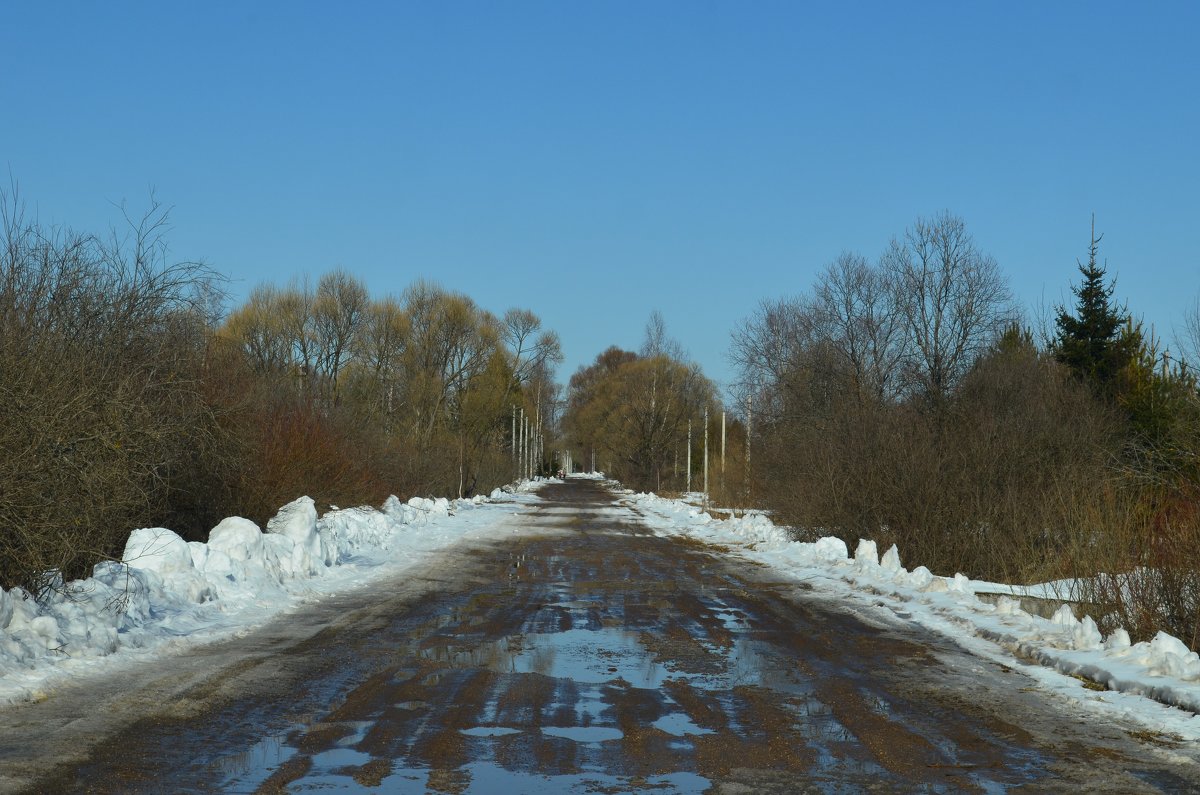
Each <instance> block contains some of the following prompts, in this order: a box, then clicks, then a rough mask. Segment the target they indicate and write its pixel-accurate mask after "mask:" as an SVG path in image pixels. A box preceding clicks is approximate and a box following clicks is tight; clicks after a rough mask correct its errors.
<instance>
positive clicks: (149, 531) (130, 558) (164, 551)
mask: <svg viewBox="0 0 1200 795" xmlns="http://www.w3.org/2000/svg"><path fill="white" fill-rule="evenodd" d="M121 560H122V562H124V563H125V564H127V565H129V566H134V567H135V568H139V569H146V570H148V571H154V572H158V573H159V574H169V573H171V572H181V571H182V572H186V571H192V570H193V565H192V550H191V549H190V548H189V547H188V544H187V542H186V541H184V540H183V539H182V538H180V537H179V535H178V534H176V533H175V532H173V531H171V530H168V529H166V528H165V527H144V528H142V529H140V530H134V531H133V532H132V533H130V534H129V540H128V541H126V542H125V553H124V554H123V555H121Z"/></svg>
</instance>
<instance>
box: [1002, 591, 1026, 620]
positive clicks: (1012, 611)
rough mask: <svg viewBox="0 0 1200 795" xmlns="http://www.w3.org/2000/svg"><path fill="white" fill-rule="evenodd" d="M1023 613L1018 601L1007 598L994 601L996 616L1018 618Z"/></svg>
mask: <svg viewBox="0 0 1200 795" xmlns="http://www.w3.org/2000/svg"><path fill="white" fill-rule="evenodd" d="M1024 613H1025V611H1024V610H1022V609H1021V602H1020V600H1019V599H1012V598H1009V597H1007V596H1001V597H1000V598H999V599H997V600H996V614H997V615H1001V616H1019V615H1023V614H1024Z"/></svg>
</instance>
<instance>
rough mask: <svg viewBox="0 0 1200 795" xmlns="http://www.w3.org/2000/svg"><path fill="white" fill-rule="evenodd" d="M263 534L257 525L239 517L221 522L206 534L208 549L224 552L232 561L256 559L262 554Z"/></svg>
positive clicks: (232, 517) (230, 517) (228, 518)
mask: <svg viewBox="0 0 1200 795" xmlns="http://www.w3.org/2000/svg"><path fill="white" fill-rule="evenodd" d="M262 545H263V534H262V531H261V530H259V529H258V525H256V524H255V523H254V522H252V521H250V520H249V519H243V518H242V517H240V516H229V517H227V518H225V519H222V520H221V523H220V524H219V525H217V526H216V527H214V528H213V529H212V530H211V531H210V532H209V534H208V547H209V549H210V550H213V549H216V550H219V551H221V552H224V553H225V554H226V555H228V556H229V557H230V559H232V560H251V559H256V558H258V557H259V556H260V555H261V554H262Z"/></svg>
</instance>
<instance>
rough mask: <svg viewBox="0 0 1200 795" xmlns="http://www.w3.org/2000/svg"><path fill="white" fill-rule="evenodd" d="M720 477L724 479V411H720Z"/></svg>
mask: <svg viewBox="0 0 1200 795" xmlns="http://www.w3.org/2000/svg"><path fill="white" fill-rule="evenodd" d="M721 479H722V481H724V479H725V412H723V411H722V412H721Z"/></svg>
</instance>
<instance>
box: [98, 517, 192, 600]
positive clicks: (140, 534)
mask: <svg viewBox="0 0 1200 795" xmlns="http://www.w3.org/2000/svg"><path fill="white" fill-rule="evenodd" d="M121 561H122V562H123V563H124V564H125V565H127V566H129V567H130V568H134V569H141V570H142V571H149V572H154V573H155V574H156V575H158V576H159V577H160V578H161V583H160V585H162V586H163V587H165V588H166V589H167V590H168V591H170V592H172V593H175V594H178V595H180V596H183V597H184V598H186V599H187V600H188V601H189V602H206V601H208V600H209V599H212V598H213V590H212V587H211V586H210V585H209V584H208V581H207V580H206V579H205V578H204V575H202V574H201V573H200V572H198V571H196V567H195V563H194V562H193V557H192V548H191V546H190V545H189V544H188V542H186V541H184V540H183V539H182V538H180V537H179V536H178V535H177V534H176V533H174V532H173V531H171V530H167V529H166V528H164V527H146V528H142V529H140V530H134V531H133V532H132V533H130V534H129V540H128V541H126V542H125V553H124V554H123V555H122V556H121Z"/></svg>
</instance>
